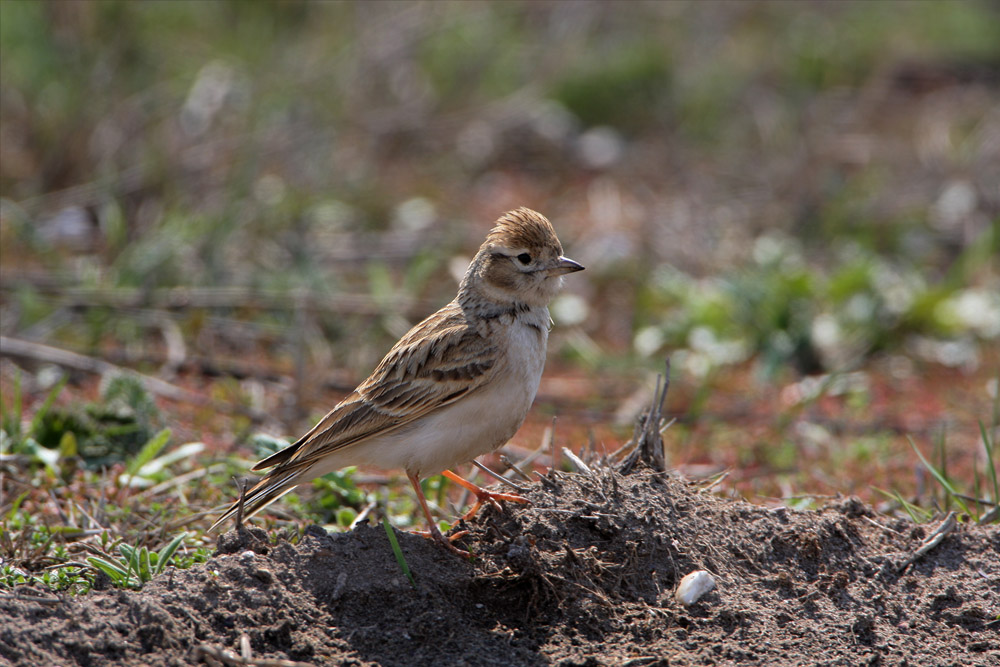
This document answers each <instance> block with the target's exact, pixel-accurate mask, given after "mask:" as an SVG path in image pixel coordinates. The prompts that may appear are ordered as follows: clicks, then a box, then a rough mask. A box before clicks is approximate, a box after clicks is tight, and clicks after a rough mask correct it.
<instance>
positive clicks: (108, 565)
mask: <svg viewBox="0 0 1000 667" xmlns="http://www.w3.org/2000/svg"><path fill="white" fill-rule="evenodd" d="M87 562H88V563H90V564H91V565H93V566H94V567H96V568H97V569H98V570H101V571H102V572H104V574H106V575H108V576H109V577H111V581H113V582H115V583H116V584H120V583H121V582H123V581H124V580H125V579H127V578H128V572H127V571H126V570H124V569H122V567H121V564H120V563H116V562H114V561H111V560H107V559H106V558H101V557H100V556H89V557H88V558H87Z"/></svg>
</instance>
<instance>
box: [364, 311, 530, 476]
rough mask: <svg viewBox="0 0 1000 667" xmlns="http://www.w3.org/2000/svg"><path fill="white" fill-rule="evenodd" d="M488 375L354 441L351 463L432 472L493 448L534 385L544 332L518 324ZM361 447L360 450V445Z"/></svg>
mask: <svg viewBox="0 0 1000 667" xmlns="http://www.w3.org/2000/svg"><path fill="white" fill-rule="evenodd" d="M518 329H524V331H520V330H515V332H513V334H512V336H511V341H510V343H511V344H510V345H509V346H508V354H507V355H506V358H505V363H504V367H503V368H501V369H499V372H498V373H497V375H496V376H495V377H494V378H493V380H492V381H491V382H490V383H489V384H487V385H485V386H483V387H481V388H480V389H478V390H477V391H475V392H474V393H472V394H470V395H468V396H465V397H463V398H461V399H459V400H458V401H457V402H455V403H453V404H451V405H449V406H447V407H444V408H442V409H440V410H438V411H436V412H434V413H432V414H429V415H427V416H426V417H424V418H422V419H419V420H417V422H416V423H414V424H411V425H409V426H407V427H404V428H401V429H399V430H398V431H395V432H393V433H387V434H385V435H383V436H380V437H378V438H373V439H372V440H370V441H368V442H366V443H364V444H363V445H361V446H360V447H358V451H357V456H354V457H352V458H353V459H354V460H353V461H352V462H353V463H360V464H361V465H365V464H368V465H371V466H374V467H378V468H404V469H406V470H408V471H411V472H414V473H416V474H417V475H418V476H422V477H423V476H427V475H434V474H437V473H439V472H441V471H442V470H445V469H447V468H450V467H452V466H454V465H457V464H459V463H465V462H467V461H471V460H472V459H474V458H475V457H477V456H479V455H481V454H485V453H487V452H490V451H493V450H494V449H496V448H498V447H500V446H501V445H503V444H504V443H506V442H507V441H508V440H510V439H511V438H512V437H513V436H514V434H515V433H516V432H517V429H519V428H520V427H521V424H522V423H523V422H524V418H525V416H526V415H527V414H528V409H529V408H530V407H531V403H532V401H534V399H535V394H536V392H537V391H538V382H539V380H540V379H541V376H542V368H543V366H544V365H545V339H546V338H547V336H545V335H544V333H543V334H542V335H539V332H538V331H537V330H536V329H534V328H530V327H519V328H518ZM362 450H363V451H362Z"/></svg>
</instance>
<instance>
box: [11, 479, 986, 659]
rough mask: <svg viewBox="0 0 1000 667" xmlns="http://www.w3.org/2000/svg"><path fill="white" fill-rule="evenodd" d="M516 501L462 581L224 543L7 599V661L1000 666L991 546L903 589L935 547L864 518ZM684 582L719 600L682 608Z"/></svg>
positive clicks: (614, 484)
mask: <svg viewBox="0 0 1000 667" xmlns="http://www.w3.org/2000/svg"><path fill="white" fill-rule="evenodd" d="M529 497H530V498H531V501H532V505H531V506H527V507H522V506H515V505H510V506H508V507H507V509H506V511H505V512H504V513H503V514H497V513H496V512H495V511H493V510H489V509H487V510H485V511H483V512H482V513H481V518H477V519H476V521H475V523H474V524H473V525H470V526H468V529H469V530H470V531H471V532H470V534H469V535H468V536H467V537H465V538H463V540H462V542H461V543H462V544H465V545H467V546H469V547H471V548H472V549H473V550H474V551H475V552H476V554H477V556H476V559H475V561H474V562H466V561H463V560H461V559H459V558H456V557H455V556H453V555H451V554H449V553H446V552H445V551H444V550H443V549H441V548H440V547H439V546H438V545H436V544H434V543H432V542H430V541H428V540H425V539H423V538H421V537H417V536H413V535H408V534H400V535H399V540H400V543H401V545H402V548H403V551H404V553H405V555H406V559H407V561H408V563H409V566H410V568H411V569H412V571H413V574H414V576H415V578H416V584H417V585H416V588H413V587H411V585H410V583H409V581H408V580H407V578H406V577H405V576H404V575H403V574H402V572H401V571H400V568H399V566H398V565H397V563H396V561H395V559H394V557H393V554H392V551H391V549H390V547H389V543H388V540H387V539H386V535H385V533H384V531H383V530H382V528H381V527H379V526H375V527H368V526H363V527H361V528H359V529H357V530H355V531H353V532H351V533H347V534H340V535H327V534H326V533H325V532H324V531H322V530H320V529H318V528H312V529H310V530H309V531H307V534H306V536H305V537H304V538H303V539H302V540H301V543H300V544H298V545H292V544H288V543H279V544H278V545H276V546H275V545H270V544H267V543H266V542H264V541H262V540H261V539H260V538H261V537H263V533H262V532H261V531H259V530H251V531H242V532H241V533H240V534H237V533H236V532H231V533H229V534H227V535H225V536H223V537H222V538H221V539H220V541H219V553H218V554H217V555H216V557H214V558H212V559H211V560H210V561H209V562H208V563H206V564H204V565H202V566H198V567H195V568H192V569H190V570H185V571H174V572H170V573H167V574H164V575H163V576H161V577H159V578H158V579H156V580H154V581H153V582H151V583H150V584H149V585H147V586H146V587H145V588H144V589H143V590H142V591H139V592H117V591H116V592H111V591H104V592H95V593H92V594H90V595H87V596H83V597H79V598H75V599H74V598H65V599H60V600H58V602H54V601H52V600H49V601H47V602H46V601H34V600H28V599H24V597H23V595H22V596H21V597H14V596H5V597H3V598H0V616H2V617H3V618H4V622H3V624H2V626H0V653H2V655H3V656H4V657H5V658H7V659H8V660H10V661H11V662H12V663H14V664H18V665H46V664H77V665H107V664H116V665H140V664H142V665H186V664H192V663H197V662H199V661H201V662H205V663H208V664H241V663H239V661H238V656H239V655H240V647H241V642H240V638H241V636H242V635H246V637H247V638H248V640H249V641H248V642H247V640H246V639H244V640H243V644H244V651H246V650H247V644H248V648H249V651H248V652H249V653H250V654H251V656H252V657H251V662H250V663H249V664H279V663H277V662H275V660H284V661H298V662H302V663H307V664H316V665H320V664H347V665H361V664H381V665H462V664H465V665H545V664H559V665H634V666H639V665H705V664H712V665H723V664H740V665H801V664H809V665H963V666H965V665H997V664H1000V622H998V620H997V619H998V614H1000V530H998V529H997V528H995V527H989V528H986V527H973V526H959V527H958V529H957V530H956V531H954V532H953V533H951V534H950V535H948V536H947V537H946V538H945V539H944V541H943V542H941V544H939V545H938V546H936V547H935V548H933V549H932V550H931V551H930V552H929V553H927V554H926V555H924V556H922V557H921V558H919V559H918V560H917V561H916V562H915V563H914V564H913V565H911V566H910V567H909V568H907V569H905V570H903V571H902V572H900V569H899V568H900V564H901V563H903V562H904V561H905V560H906V558H907V557H908V555H910V554H912V553H913V552H914V550H915V549H916V548H917V547H918V546H919V545H920V543H921V541H922V540H923V539H924V538H925V537H926V532H927V531H926V529H925V528H924V527H921V526H915V525H913V524H911V523H909V522H907V521H903V520H898V519H891V518H887V517H884V516H876V515H875V513H874V512H873V511H872V510H871V509H870V508H868V507H866V506H864V505H862V504H861V503H860V502H858V501H855V500H846V501H844V502H841V503H839V504H837V505H834V506H831V507H829V508H826V509H824V510H822V511H819V512H796V511H791V510H784V509H779V510H767V509H764V508H761V507H756V506H753V505H749V504H747V503H744V502H734V501H725V500H721V499H718V498H715V497H712V496H710V495H707V494H699V493H697V492H696V491H695V490H693V489H692V488H691V487H690V486H688V485H687V484H685V483H683V482H680V481H678V480H675V479H672V478H670V477H667V476H664V475H658V474H653V473H650V472H648V471H640V472H637V473H635V474H632V475H629V476H625V477H622V476H619V475H617V474H614V473H612V472H610V471H600V472H597V473H595V474H593V475H584V474H565V473H557V474H554V475H551V476H550V477H549V478H547V479H545V480H543V482H542V483H541V484H537V485H535V486H534V487H533V488H532V491H531V493H530V495H529ZM695 569H706V570H709V571H711V572H712V573H714V574H715V575H716V577H717V580H718V584H719V585H718V588H716V589H715V590H714V591H712V592H711V593H709V594H708V595H706V596H705V597H704V598H702V600H700V601H699V602H697V603H696V604H694V605H693V606H691V607H684V606H682V605H680V604H679V603H678V602H676V601H675V599H674V596H673V593H674V589H675V587H676V584H677V582H678V581H679V580H680V578H681V577H682V576H683V575H685V574H687V573H688V572H690V571H692V570H695ZM226 651H228V652H229V653H226ZM254 661H256V662H254ZM286 664H287V663H286Z"/></svg>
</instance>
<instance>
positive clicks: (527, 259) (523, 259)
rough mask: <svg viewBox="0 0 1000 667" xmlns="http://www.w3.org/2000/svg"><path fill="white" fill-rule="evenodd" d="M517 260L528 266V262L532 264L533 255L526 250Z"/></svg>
mask: <svg viewBox="0 0 1000 667" xmlns="http://www.w3.org/2000/svg"><path fill="white" fill-rule="evenodd" d="M517 261H519V262H521V264H524V265H525V266H527V265H528V264H531V255H529V254H528V253H526V252H522V253H521V254H520V255H518V256H517Z"/></svg>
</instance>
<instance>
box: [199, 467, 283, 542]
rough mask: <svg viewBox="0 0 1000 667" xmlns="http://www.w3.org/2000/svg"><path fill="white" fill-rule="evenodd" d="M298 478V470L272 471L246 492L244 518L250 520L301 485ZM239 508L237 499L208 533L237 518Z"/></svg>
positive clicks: (216, 530)
mask: <svg viewBox="0 0 1000 667" xmlns="http://www.w3.org/2000/svg"><path fill="white" fill-rule="evenodd" d="M298 477H299V471H297V470H296V471H288V470H281V469H280V468H278V469H275V470H272V471H271V473H270V474H268V475H267V476H265V477H264V478H263V479H261V480H260V481H259V482H257V483H256V484H254V486H253V488H252V489H250V490H249V491H247V492H246V496H245V497H244V498H243V518H244V519H248V518H250V517H252V516H253V515H254V514H256V513H257V512H259V511H261V510H262V509H264V508H265V507H267V506H268V505H270V504H271V503H273V502H274V501H275V500H277V499H278V498H280V497H281V496H283V495H285V494H286V493H288V492H289V491H291V490H292V489H294V488H295V487H296V485H298V483H299V480H298ZM239 506H240V501H239V500H238V499H237V500H236V502H234V503H233V504H232V505H230V506H229V509H227V510H226V511H225V513H224V514H223V515H222V516H220V517H219V520H218V521H216V522H215V523H213V524H212V527H211V528H209V529H208V532H210V533H214V532H218V531H219V529H220V528H221V526H222V524H224V523H225V522H226V521H227V520H229V519H230V518H232V517H234V516H236V513H237V511H238V510H239Z"/></svg>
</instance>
